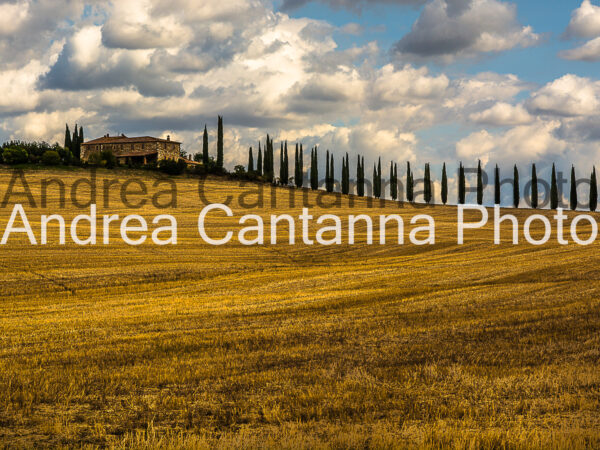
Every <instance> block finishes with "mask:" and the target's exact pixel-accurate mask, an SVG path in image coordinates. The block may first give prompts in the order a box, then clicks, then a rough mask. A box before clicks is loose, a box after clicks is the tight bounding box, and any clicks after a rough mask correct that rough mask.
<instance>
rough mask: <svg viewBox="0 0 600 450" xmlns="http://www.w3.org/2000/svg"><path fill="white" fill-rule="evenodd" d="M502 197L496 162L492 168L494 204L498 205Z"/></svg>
mask: <svg viewBox="0 0 600 450" xmlns="http://www.w3.org/2000/svg"><path fill="white" fill-rule="evenodd" d="M501 201H502V199H501V198H500V169H499V168H498V164H496V169H495V170H494V204H495V205H499V204H500V202H501Z"/></svg>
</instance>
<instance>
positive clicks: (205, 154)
mask: <svg viewBox="0 0 600 450" xmlns="http://www.w3.org/2000/svg"><path fill="white" fill-rule="evenodd" d="M258 155H259V156H258V160H259V163H258V164H261V163H262V158H261V157H260V142H259V143H258ZM208 162H209V157H208V130H207V129H206V125H204V134H203V135H202V163H203V164H204V166H205V167H206V166H208ZM261 169H262V167H261V166H259V167H258V172H259V175H260V173H261V172H262V170H261Z"/></svg>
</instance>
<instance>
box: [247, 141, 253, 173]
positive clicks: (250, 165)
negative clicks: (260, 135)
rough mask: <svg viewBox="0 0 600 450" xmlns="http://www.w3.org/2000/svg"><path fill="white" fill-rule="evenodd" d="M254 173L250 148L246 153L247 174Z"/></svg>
mask: <svg viewBox="0 0 600 450" xmlns="http://www.w3.org/2000/svg"><path fill="white" fill-rule="evenodd" d="M253 172H254V157H253V156H252V147H250V150H249V151H248V173H253Z"/></svg>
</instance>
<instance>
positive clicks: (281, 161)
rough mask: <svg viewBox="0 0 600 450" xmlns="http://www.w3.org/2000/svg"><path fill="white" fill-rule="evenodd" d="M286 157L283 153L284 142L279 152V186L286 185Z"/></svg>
mask: <svg viewBox="0 0 600 450" xmlns="http://www.w3.org/2000/svg"><path fill="white" fill-rule="evenodd" d="M284 177H285V155H284V153H283V142H282V143H281V149H280V150H279V184H281V185H285V184H286V183H285V179H284Z"/></svg>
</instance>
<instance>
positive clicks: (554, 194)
mask: <svg viewBox="0 0 600 450" xmlns="http://www.w3.org/2000/svg"><path fill="white" fill-rule="evenodd" d="M557 208H558V185H557V183H556V167H555V166H554V164H552V181H551V184H550V209H557Z"/></svg>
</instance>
